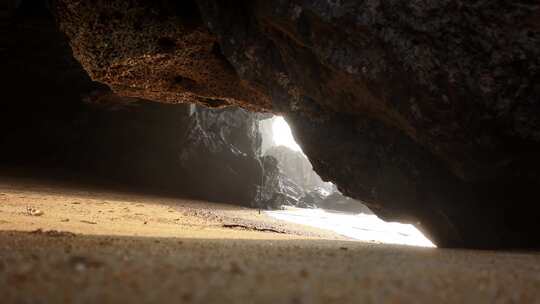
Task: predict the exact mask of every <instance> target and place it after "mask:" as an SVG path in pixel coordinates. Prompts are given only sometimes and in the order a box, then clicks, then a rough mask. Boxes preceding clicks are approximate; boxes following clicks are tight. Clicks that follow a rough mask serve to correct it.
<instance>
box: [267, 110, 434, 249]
mask: <svg viewBox="0 0 540 304" xmlns="http://www.w3.org/2000/svg"><path fill="white" fill-rule="evenodd" d="M271 126H272V128H271V130H272V143H271V144H270V145H274V146H285V147H287V148H289V149H291V150H293V151H295V152H296V153H301V154H302V156H303V157H305V155H304V154H303V152H302V149H301V148H300V146H299V145H298V144H297V143H296V141H295V140H294V137H293V135H292V132H291V129H290V127H289V125H288V124H287V122H286V121H285V119H284V118H283V117H280V116H276V117H273V118H271ZM263 145H264V144H263ZM326 184H329V185H330V189H331V190H333V191H336V192H337V189H335V186H334V185H332V184H331V183H326ZM319 190H320V193H321V195H322V196H324V197H328V196H329V195H330V194H331V193H330V192H329V191H328V189H319ZM349 203H350V204H355V203H356V204H360V202H358V201H355V200H350V202H349ZM267 214H268V215H270V216H272V217H274V218H276V219H280V220H284V221H288V222H292V223H296V224H302V225H307V226H312V227H316V228H320V229H325V230H331V231H334V232H336V233H338V234H341V235H344V236H346V237H350V238H353V239H356V240H361V241H368V242H376V243H386V244H402V245H411V246H422V247H435V245H434V244H433V243H432V242H431V241H430V240H429V239H428V238H426V237H425V236H424V235H423V234H422V233H421V232H420V231H419V230H418V229H417V228H416V227H414V225H411V224H403V223H395V222H385V221H383V220H381V219H380V218H378V217H377V216H376V215H374V214H365V213H358V212H343V211H335V210H325V209H323V208H297V207H284V208H283V210H272V211H267Z"/></svg>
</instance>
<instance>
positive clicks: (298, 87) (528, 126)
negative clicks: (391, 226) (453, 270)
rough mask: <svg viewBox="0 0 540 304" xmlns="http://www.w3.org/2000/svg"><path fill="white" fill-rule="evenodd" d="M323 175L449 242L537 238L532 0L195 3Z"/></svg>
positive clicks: (536, 50)
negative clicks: (516, 0) (265, 94)
mask: <svg viewBox="0 0 540 304" xmlns="http://www.w3.org/2000/svg"><path fill="white" fill-rule="evenodd" d="M198 3H199V5H200V8H201V11H202V16H203V19H204V20H205V21H206V23H207V25H208V27H209V28H210V30H211V31H212V32H214V33H216V35H217V37H218V41H219V43H220V46H221V49H222V51H223V53H224V54H225V56H226V57H227V58H228V59H229V61H230V62H231V64H232V65H233V66H234V67H235V69H236V71H237V72H238V74H239V76H240V77H241V78H244V79H248V80H249V81H250V82H251V83H254V84H256V85H261V84H262V85H263V86H264V87H265V88H266V92H267V94H269V95H270V96H271V97H272V100H273V106H274V109H276V110H277V111H281V112H283V113H285V115H286V117H287V120H288V121H289V123H291V124H292V127H293V129H294V132H295V135H296V137H297V140H298V141H299V142H300V144H301V146H302V147H303V149H304V152H305V153H306V155H308V157H309V158H310V160H311V162H312V164H313V165H314V167H315V169H316V171H317V172H318V173H319V174H320V175H321V176H322V177H323V178H325V179H331V180H333V181H334V182H336V184H337V185H338V186H339V188H340V190H342V191H343V192H344V193H345V194H347V195H349V196H352V197H355V198H359V199H362V200H363V201H365V202H366V203H367V205H368V206H369V207H370V209H371V210H373V211H374V212H375V213H376V214H378V215H380V216H383V217H384V218H386V219H401V220H408V221H412V222H416V223H417V225H419V226H420V227H422V228H423V229H424V230H427V231H428V233H429V235H430V236H431V237H432V238H433V239H434V241H435V242H436V243H438V244H439V245H441V246H470V247H499V246H538V245H540V237H539V236H538V235H535V234H530V233H528V232H529V231H532V230H537V229H538V228H539V224H538V223H539V218H540V216H539V212H538V211H540V210H539V207H538V204H537V203H536V200H537V199H536V198H535V192H536V191H535V189H536V188H537V185H538V181H539V177H538V174H537V172H538V163H539V162H538V161H537V160H535V156H534V155H535V154H536V153H537V152H538V149H539V145H538V140H539V137H538V134H539V133H538V131H539V124H538V117H539V115H538V114H539V111H538V96H540V94H539V93H540V83H539V73H538V69H539V64H540V62H539V58H540V57H539V55H540V40H539V39H540V36H539V25H540V24H539V23H538V20H540V11H539V7H538V5H537V4H535V3H534V2H531V1H520V2H515V1H512V2H510V1H502V2H494V1H468V2H462V1H316V0H312V1H271V2H270V1H244V2H242V4H237V5H235V6H231V5H230V4H227V3H225V2H221V1H203V0H201V1H198Z"/></svg>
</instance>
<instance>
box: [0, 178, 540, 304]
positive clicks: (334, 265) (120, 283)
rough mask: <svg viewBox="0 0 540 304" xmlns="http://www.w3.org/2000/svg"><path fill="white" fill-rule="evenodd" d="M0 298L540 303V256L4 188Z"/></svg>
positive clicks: (61, 189)
mask: <svg viewBox="0 0 540 304" xmlns="http://www.w3.org/2000/svg"><path fill="white" fill-rule="evenodd" d="M32 212H33V213H34V214H37V215H31V214H32ZM40 213H43V214H41V215H39V214H40ZM531 233H532V232H531ZM0 295H1V300H0V302H1V303H182V302H183V303H348V302H354V303H463V302H468V303H540V254H539V253H536V252H492V251H467V250H443V249H428V248H415V247H406V246H389V245H380V244H372V243H362V242H355V241H350V240H347V239H345V238H343V237H340V236H337V235H335V234H333V233H331V232H326V231H323V230H318V229H314V228H309V227H306V226H301V225H294V224H290V223H285V222H280V221H278V220H275V219H271V218H269V217H268V216H266V215H265V214H264V213H259V212H258V211H257V210H252V209H246V208H240V207H234V206H230V205H223V204H214V203H208V202H198V201H192V200H185V199H178V198H170V197H160V196H156V195H143V194H135V193H128V192H123V191H112V190H99V189H97V188H92V187H85V186H74V185H72V184H70V185H66V184H62V183H51V182H47V183H44V182H38V181H35V180H29V179H22V178H0Z"/></svg>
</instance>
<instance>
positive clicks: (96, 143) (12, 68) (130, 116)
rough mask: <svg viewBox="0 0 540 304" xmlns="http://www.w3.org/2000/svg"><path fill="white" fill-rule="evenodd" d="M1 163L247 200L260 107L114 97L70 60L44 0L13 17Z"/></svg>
mask: <svg viewBox="0 0 540 304" xmlns="http://www.w3.org/2000/svg"><path fill="white" fill-rule="evenodd" d="M9 28H10V32H9V33H10V35H9V36H8V38H9V42H10V43H11V44H12V45H13V46H14V48H10V49H9V50H8V51H9V53H8V58H9V61H7V62H6V63H7V65H6V66H5V69H4V70H3V71H2V72H3V73H5V74H4V76H5V77H3V79H4V84H5V88H6V90H4V94H5V95H4V98H3V99H2V108H3V110H2V111H1V112H0V130H2V132H0V147H1V149H0V170H2V171H4V173H6V174H7V172H11V173H13V172H15V173H17V174H19V175H23V176H24V177H32V176H34V177H35V176H38V177H40V178H48V179H73V180H76V181H79V182H81V181H83V182H93V183H98V184H100V185H106V186H117V185H128V186H129V187H130V188H133V189H146V190H151V191H157V192H160V193H163V192H165V193H168V194H174V195H182V196H187V197H192V198H199V199H204V200H211V201H216V202H225V203H231V204H240V205H245V206H253V205H255V204H256V203H257V201H256V200H257V198H258V191H259V189H260V187H261V183H262V174H263V169H262V165H261V163H260V160H259V154H260V153H259V151H258V149H259V146H260V134H259V130H258V121H259V119H262V118H264V115H262V114H256V113H250V112H247V111H245V110H242V109H239V108H236V107H228V108H216V109H209V108H205V107H202V106H197V105H190V104H185V103H181V104H176V103H175V104H172V103H169V104H164V103H156V102H153V101H149V100H145V99H141V98H137V97H131V96H120V95H118V94H117V93H115V92H113V91H112V90H111V89H110V87H109V86H108V85H105V84H103V83H100V82H97V81H93V80H92V79H91V78H90V77H89V73H88V72H87V71H86V70H85V69H84V68H83V66H82V65H81V64H80V63H79V62H78V61H77V60H76V59H75V58H74V57H73V52H72V49H71V48H70V46H69V44H68V40H67V37H66V36H65V35H64V34H63V33H62V32H61V31H59V29H58V25H57V23H56V22H55V20H54V18H53V16H52V15H51V12H50V6H49V5H48V3H47V2H46V1H41V2H35V1H23V2H21V3H20V5H19V6H18V8H16V9H15V8H14V10H13V11H12V15H11V18H10V23H9Z"/></svg>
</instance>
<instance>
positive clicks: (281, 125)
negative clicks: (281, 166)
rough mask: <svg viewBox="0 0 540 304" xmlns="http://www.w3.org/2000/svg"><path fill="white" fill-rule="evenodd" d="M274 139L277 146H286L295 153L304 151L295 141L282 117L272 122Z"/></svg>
mask: <svg viewBox="0 0 540 304" xmlns="http://www.w3.org/2000/svg"><path fill="white" fill-rule="evenodd" d="M272 132H273V139H274V143H275V145H276V146H285V147H287V148H289V149H291V150H293V151H302V149H301V148H300V146H299V145H298V144H297V143H296V141H295V140H294V137H293V135H292V132H291V128H289V125H288V124H287V122H286V121H285V119H284V118H283V117H281V116H277V117H275V118H274V120H273V121H272Z"/></svg>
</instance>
